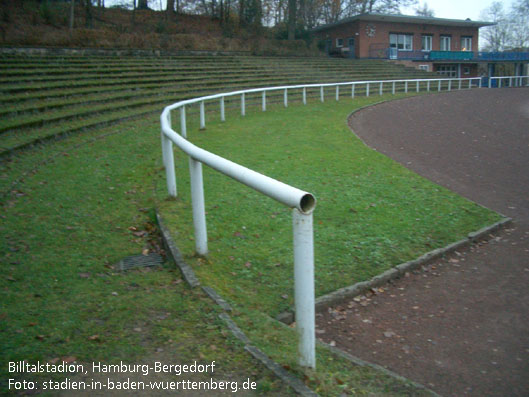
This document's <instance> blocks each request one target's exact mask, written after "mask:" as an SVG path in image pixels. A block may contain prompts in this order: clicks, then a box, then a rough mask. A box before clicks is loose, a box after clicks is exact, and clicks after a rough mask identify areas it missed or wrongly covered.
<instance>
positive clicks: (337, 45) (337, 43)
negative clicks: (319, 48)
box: [336, 39, 343, 47]
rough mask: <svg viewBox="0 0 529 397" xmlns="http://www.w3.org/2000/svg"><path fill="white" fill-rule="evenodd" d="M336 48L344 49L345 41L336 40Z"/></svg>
mask: <svg viewBox="0 0 529 397" xmlns="http://www.w3.org/2000/svg"><path fill="white" fill-rule="evenodd" d="M336 47H343V39H336Z"/></svg>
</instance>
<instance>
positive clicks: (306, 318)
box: [292, 208, 316, 368]
mask: <svg viewBox="0 0 529 397" xmlns="http://www.w3.org/2000/svg"><path fill="white" fill-rule="evenodd" d="M292 220H293V232H294V300H295V310H296V329H297V332H298V336H299V342H298V353H299V356H298V362H299V365H301V366H303V367H309V368H316V350H315V348H316V336H315V306H314V303H315V302H314V241H313V240H314V237H313V229H312V213H309V214H303V213H301V212H300V211H299V210H298V209H296V208H295V209H293V210H292Z"/></svg>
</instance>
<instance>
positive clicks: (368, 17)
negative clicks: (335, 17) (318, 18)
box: [312, 13, 495, 32]
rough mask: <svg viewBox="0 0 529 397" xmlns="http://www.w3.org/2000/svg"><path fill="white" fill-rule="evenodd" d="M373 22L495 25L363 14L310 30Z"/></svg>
mask: <svg viewBox="0 0 529 397" xmlns="http://www.w3.org/2000/svg"><path fill="white" fill-rule="evenodd" d="M360 20H364V21H375V22H377V21H378V22H401V23H422V24H430V25H447V26H470V27H477V28H480V27H483V26H492V25H495V23H494V22H485V21H471V20H470V19H467V20H465V19H448V18H434V17H423V16H416V15H402V14H377V13H364V14H358V15H355V16H352V17H349V18H345V19H342V20H340V21H337V22H334V23H330V24H327V25H322V26H317V27H315V28H313V29H312V31H313V32H317V31H320V30H326V29H330V28H333V27H335V26H339V25H343V24H346V23H349V22H354V21H360Z"/></svg>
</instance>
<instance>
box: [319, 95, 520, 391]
mask: <svg viewBox="0 0 529 397" xmlns="http://www.w3.org/2000/svg"><path fill="white" fill-rule="evenodd" d="M349 124H350V126H351V128H352V129H353V131H354V132H355V133H356V134H357V135H358V136H359V137H360V138H361V139H362V140H363V141H364V142H365V143H366V144H367V145H369V146H371V147H372V148H374V149H376V150H378V151H380V152H382V153H384V154H386V155H387V156H389V157H391V158H393V159H395V160H396V161H398V162H400V163H402V164H403V165H405V166H406V167H408V168H410V169H411V170H413V171H415V172H417V173H418V174H420V175H423V176H425V177H426V178H428V179H430V180H433V181H434V182H436V183H438V184H440V185H443V186H446V187H448V188H449V189H451V190H453V191H455V192H457V193H459V194H461V195H463V196H465V197H467V198H469V199H471V200H474V201H476V202H478V203H480V204H482V205H484V206H486V207H489V208H491V209H493V210H495V211H498V212H500V213H502V214H504V215H507V216H509V217H511V218H513V219H514V223H513V225H512V227H510V229H507V230H504V231H501V232H499V233H498V234H497V235H496V236H495V238H493V239H492V240H490V241H489V242H488V243H481V244H476V245H474V246H472V247H470V248H468V249H465V250H462V251H459V252H457V253H455V254H453V255H451V256H450V257H448V258H444V259H442V260H439V261H438V262H437V263H435V264H433V265H431V266H428V267H427V268H426V270H425V271H418V272H414V273H413V274H409V275H408V277H404V278H402V279H400V280H397V281H395V282H394V283H391V284H388V286H387V287H385V288H384V292H382V293H380V294H376V295H373V296H370V297H368V299H365V300H363V301H361V302H355V301H351V302H345V303H344V304H342V305H339V306H336V307H334V308H333V309H330V310H329V311H328V312H325V313H322V314H319V315H318V316H317V324H318V330H317V332H318V336H319V337H320V338H321V339H323V340H324V341H326V342H331V341H333V342H334V343H336V346H337V347H339V348H342V349H344V350H347V351H349V352H351V353H352V354H353V355H356V356H359V357H361V358H363V359H365V360H368V361H371V362H376V363H378V364H381V365H383V366H386V367H387V368H389V369H391V370H393V371H395V372H397V373H399V374H401V375H404V376H406V377H408V378H410V379H412V380H414V381H416V382H420V383H422V384H424V385H426V386H427V387H429V388H431V389H433V390H434V391H436V392H437V393H439V394H441V395H444V396H462V395H472V396H502V397H503V396H529V243H528V242H529V89H528V88H510V89H473V90H466V91H456V92H451V93H444V94H435V95H424V96H418V97H413V98H407V99H403V100H398V101H392V102H386V103H382V104H379V105H376V106H372V107H369V108H366V109H364V110H362V111H360V112H357V113H355V114H354V115H353V116H352V117H351V118H350V120H349Z"/></svg>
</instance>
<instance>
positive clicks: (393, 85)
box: [391, 82, 395, 95]
mask: <svg viewBox="0 0 529 397" xmlns="http://www.w3.org/2000/svg"><path fill="white" fill-rule="evenodd" d="M391 93H392V94H393V95H395V82H393V84H392V86H391Z"/></svg>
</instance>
